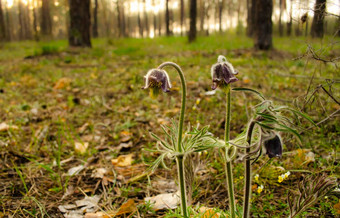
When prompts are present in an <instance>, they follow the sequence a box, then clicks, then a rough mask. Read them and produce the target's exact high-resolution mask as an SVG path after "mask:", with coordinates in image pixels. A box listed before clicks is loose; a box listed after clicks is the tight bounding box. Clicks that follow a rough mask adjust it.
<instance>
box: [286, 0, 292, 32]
mask: <svg viewBox="0 0 340 218" xmlns="http://www.w3.org/2000/svg"><path fill="white" fill-rule="evenodd" d="M292 26H293V0H290V10H289V22H288V23H287V36H290V35H291V34H292Z"/></svg>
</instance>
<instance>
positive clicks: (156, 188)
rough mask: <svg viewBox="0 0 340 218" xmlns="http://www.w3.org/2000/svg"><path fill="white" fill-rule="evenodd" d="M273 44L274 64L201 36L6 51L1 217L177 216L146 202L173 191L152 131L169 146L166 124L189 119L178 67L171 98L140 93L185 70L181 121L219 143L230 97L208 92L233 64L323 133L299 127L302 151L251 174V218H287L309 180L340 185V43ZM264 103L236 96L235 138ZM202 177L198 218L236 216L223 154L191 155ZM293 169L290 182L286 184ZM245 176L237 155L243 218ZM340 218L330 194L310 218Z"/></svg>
mask: <svg viewBox="0 0 340 218" xmlns="http://www.w3.org/2000/svg"><path fill="white" fill-rule="evenodd" d="M336 41H337V43H334V42H336ZM274 46H275V50H272V51H269V52H260V51H255V50H253V49H252V41H251V40H250V39H248V38H245V37H239V36H235V35H232V34H231V35H228V36H219V35H217V36H210V37H199V38H198V40H197V41H196V42H195V43H192V44H188V43H187V41H186V38H178V37H177V38H176V37H170V38H156V39H110V40H107V39H96V40H93V48H92V49H74V48H73V49H70V48H68V47H67V42H66V41H52V42H12V43H7V44H3V45H0V184H1V186H0V207H1V210H0V217H2V216H13V217H35V216H38V217H41V216H45V217H63V216H71V215H72V214H73V215H74V216H76V215H77V214H78V215H79V214H86V213H90V212H91V211H92V212H98V211H99V212H101V213H102V214H108V215H113V214H115V215H117V216H122V217H128V216H129V217H159V216H166V217H174V216H176V214H178V213H179V212H178V209H173V210H164V209H163V210H157V211H155V210H154V209H153V205H151V204H149V203H145V201H144V198H145V197H151V196H156V195H158V194H163V193H175V192H176V191H177V181H176V182H174V178H177V176H176V165H175V164H174V161H171V160H169V161H168V162H167V164H168V166H169V167H170V169H169V170H168V169H165V168H163V167H160V168H158V169H157V170H156V171H155V172H154V173H151V174H148V173H146V172H147V169H148V166H149V164H150V163H151V162H152V161H154V160H155V159H156V158H157V157H158V155H159V154H158V153H155V152H151V151H149V150H148V149H153V148H155V145H156V142H155V140H154V139H153V138H152V137H151V136H150V134H149V133H150V132H154V133H156V134H158V135H161V136H162V129H161V128H160V125H161V124H163V125H168V124H170V123H171V119H172V118H174V119H175V120H176V119H178V117H179V110H180V92H181V90H180V82H179V78H178V77H177V75H176V72H175V71H174V70H172V69H171V68H169V69H168V72H169V74H170V77H171V82H172V84H173V88H172V91H171V92H170V93H169V94H164V93H161V94H160V96H159V97H158V98H157V99H152V98H150V97H149V93H148V91H146V90H142V89H141V87H143V86H144V84H143V83H144V79H143V76H144V75H145V74H146V72H147V71H148V70H149V69H151V68H156V67H157V66H158V65H159V64H161V63H162V62H165V61H173V62H176V63H177V64H179V65H180V66H181V67H182V69H183V71H184V73H185V76H186V79H187V83H188V101H187V113H186V115H185V123H186V124H189V123H191V124H192V125H193V126H196V125H197V124H200V126H201V127H202V126H206V125H209V126H210V129H209V131H210V132H212V133H213V134H214V135H215V136H216V137H220V138H223V134H224V130H223V128H224V118H225V97H224V94H223V92H222V91H221V90H217V91H216V93H211V92H209V91H211V88H210V87H211V85H212V81H211V77H210V68H211V66H212V64H214V63H216V61H217V57H218V55H225V56H226V57H227V59H228V60H229V61H230V62H231V63H232V64H233V66H234V67H235V69H237V70H238V72H239V74H238V75H237V77H238V78H239V81H238V82H236V83H233V84H232V86H234V87H249V88H253V89H256V90H258V91H259V92H261V93H262V94H263V95H264V96H265V97H266V98H267V99H269V100H272V101H273V102H274V104H276V105H288V106H291V107H293V108H295V109H297V110H300V111H303V112H305V113H306V114H308V115H309V116H310V117H311V118H312V119H313V121H314V122H315V123H317V127H315V126H313V125H312V124H311V123H309V122H307V121H306V120H303V119H296V120H295V122H296V123H297V124H298V126H299V128H300V129H299V131H301V132H302V142H301V143H299V141H298V140H297V139H296V138H295V137H293V136H291V135H289V134H282V135H281V137H282V140H283V142H284V152H283V156H282V158H280V159H269V158H268V157H267V156H265V155H262V156H261V157H260V158H259V160H258V161H257V162H256V163H255V164H253V171H254V173H253V174H254V175H256V174H258V175H259V176H258V178H254V179H253V186H252V189H253V194H252V200H251V205H252V206H251V213H252V216H253V217H287V216H288V215H289V207H288V203H287V194H288V192H292V193H293V195H294V196H298V192H297V190H298V186H299V184H302V186H305V184H304V183H303V181H304V180H303V178H309V179H310V180H313V178H315V177H316V176H317V175H321V174H322V175H327V176H328V177H329V178H337V179H339V177H340V167H339V164H340V146H339V145H340V140H339V135H340V122H339V121H340V120H339V110H340V105H339V99H340V91H339V90H340V73H339V72H340V71H339V57H340V44H339V38H335V39H334V38H325V39H324V40H323V41H321V40H311V39H306V38H274ZM313 56H314V58H313ZM318 59H319V60H318ZM321 85H322V86H321ZM258 103H259V101H258V100H257V98H255V97H254V96H253V95H251V94H249V95H248V94H242V93H238V92H233V93H232V116H231V138H234V137H236V136H237V135H238V134H240V133H241V132H242V131H243V130H244V129H245V128H246V127H247V122H248V118H249V117H251V116H252V107H253V106H254V105H256V104H258ZM320 121H322V122H320ZM319 122H320V123H319ZM240 152H242V151H240ZM194 169H195V172H196V177H195V179H194V183H193V186H192V187H193V190H192V193H193V195H192V196H193V197H192V213H194V214H196V216H199V215H198V214H199V211H204V210H205V209H204V208H215V209H216V210H219V212H220V213H223V211H225V212H226V211H227V208H228V198H227V190H226V185H225V173H224V162H223V158H222V157H221V155H220V153H219V152H218V150H211V151H208V152H203V153H201V154H199V155H197V156H195V158H194ZM288 171H290V172H291V175H290V176H289V177H288V178H286V179H284V181H282V182H279V181H278V177H279V176H280V175H282V174H284V173H286V172H288ZM243 174H244V173H243V162H242V161H241V160H240V158H238V157H237V158H236V159H235V160H234V180H235V184H234V185H235V190H236V193H235V196H236V201H237V204H238V205H239V206H238V208H237V209H238V210H241V205H242V195H243ZM175 180H176V179H175ZM261 185H263V190H262V192H261V190H259V189H258V187H260V186H261ZM90 200H92V201H94V203H93V202H91V201H90ZM75 204H76V205H75ZM84 208H85V209H84ZM200 208H201V209H200ZM202 208H203V209H202ZM203 213H205V216H206V212H203ZM98 214H99V213H97V215H98ZM200 214H202V213H200ZM339 214H340V204H339V195H336V194H335V195H333V194H329V195H327V196H323V197H322V199H320V200H319V201H318V203H317V204H315V205H313V206H312V207H310V208H308V210H307V211H306V212H304V214H303V217H307V216H312V217H336V216H339ZM177 216H178V217H180V216H179V215H177ZM103 217H105V216H103ZM206 217H208V216H206Z"/></svg>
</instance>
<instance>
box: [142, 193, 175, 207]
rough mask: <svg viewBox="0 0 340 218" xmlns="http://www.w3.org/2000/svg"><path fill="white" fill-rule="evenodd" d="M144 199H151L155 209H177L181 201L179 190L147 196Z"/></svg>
mask: <svg viewBox="0 0 340 218" xmlns="http://www.w3.org/2000/svg"><path fill="white" fill-rule="evenodd" d="M144 201H149V202H151V203H152V204H153V209H155V210H162V209H175V208H177V207H178V205H179V203H180V198H179V192H176V193H166V194H159V195H156V196H153V197H147V198H145V199H144Z"/></svg>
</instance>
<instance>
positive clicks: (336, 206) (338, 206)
mask: <svg viewBox="0 0 340 218" xmlns="http://www.w3.org/2000/svg"><path fill="white" fill-rule="evenodd" d="M333 207H334V210H335V211H336V213H337V214H340V201H339V202H338V203H336V204H334V206H333Z"/></svg>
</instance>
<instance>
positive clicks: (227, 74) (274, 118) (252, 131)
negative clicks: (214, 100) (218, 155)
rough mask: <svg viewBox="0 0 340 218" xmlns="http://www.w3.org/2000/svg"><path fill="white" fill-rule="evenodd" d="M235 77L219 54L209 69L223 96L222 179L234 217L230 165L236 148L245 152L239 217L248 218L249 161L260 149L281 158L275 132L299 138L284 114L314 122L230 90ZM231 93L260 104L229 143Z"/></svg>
mask: <svg viewBox="0 0 340 218" xmlns="http://www.w3.org/2000/svg"><path fill="white" fill-rule="evenodd" d="M236 74H237V71H236V70H235V69H234V67H233V66H232V65H231V63H229V62H228V61H227V59H226V58H225V57H224V56H222V55H220V56H219V57H218V63H216V64H214V65H213V66H212V68H211V76H212V81H213V85H212V89H216V88H217V87H218V86H219V87H221V88H222V90H223V91H224V92H225V93H226V97H227V99H226V121H225V136H224V139H225V144H224V145H223V146H222V147H224V151H225V152H224V157H225V161H226V167H225V169H226V180H227V187H228V194H229V204H230V205H229V211H230V215H231V217H233V218H234V217H236V210H235V208H236V205H235V200H234V199H235V197H234V187H233V174H232V165H231V163H232V159H233V157H235V154H236V150H237V148H240V149H244V150H245V153H244V155H243V156H242V159H243V160H244V168H245V176H244V184H245V187H244V199H243V200H244V201H243V217H245V218H247V217H249V209H250V197H251V177H252V174H251V161H252V160H253V162H255V161H256V160H257V159H258V158H259V157H260V155H261V154H262V150H263V149H264V150H265V151H266V154H267V155H268V156H269V158H274V157H281V156H282V140H281V137H280V134H279V132H290V133H292V134H294V135H296V136H297V137H298V138H299V139H301V138H300V135H299V133H298V131H297V130H296V128H297V127H296V126H295V125H294V121H293V120H292V119H291V118H290V117H289V116H288V115H286V114H285V111H288V112H290V113H292V114H293V115H294V116H295V117H297V116H300V117H303V118H305V119H307V120H308V121H309V122H311V123H313V124H314V122H313V121H312V120H311V119H310V118H309V117H308V116H307V115H305V114H303V113H301V112H299V111H297V110H294V109H292V108H290V107H287V106H276V105H274V104H273V102H272V101H269V100H267V99H265V97H264V96H263V95H262V94H261V93H259V92H258V91H256V90H253V89H250V88H234V89H230V83H232V82H236V81H237V80H238V79H237V78H236V77H235V75H236ZM231 91H242V92H251V93H254V94H255V95H256V96H258V97H259V99H260V101H261V102H260V103H259V104H258V105H256V106H255V107H254V112H253V116H252V118H251V119H250V121H249V122H248V127H247V129H246V131H245V132H243V133H241V134H240V135H239V136H238V137H237V138H236V139H234V140H232V141H230V139H229V133H230V111H231V110H230V101H231ZM314 125H315V124H314ZM216 145H217V144H216ZM262 189H263V186H260V189H259V191H260V192H261V191H262Z"/></svg>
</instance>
